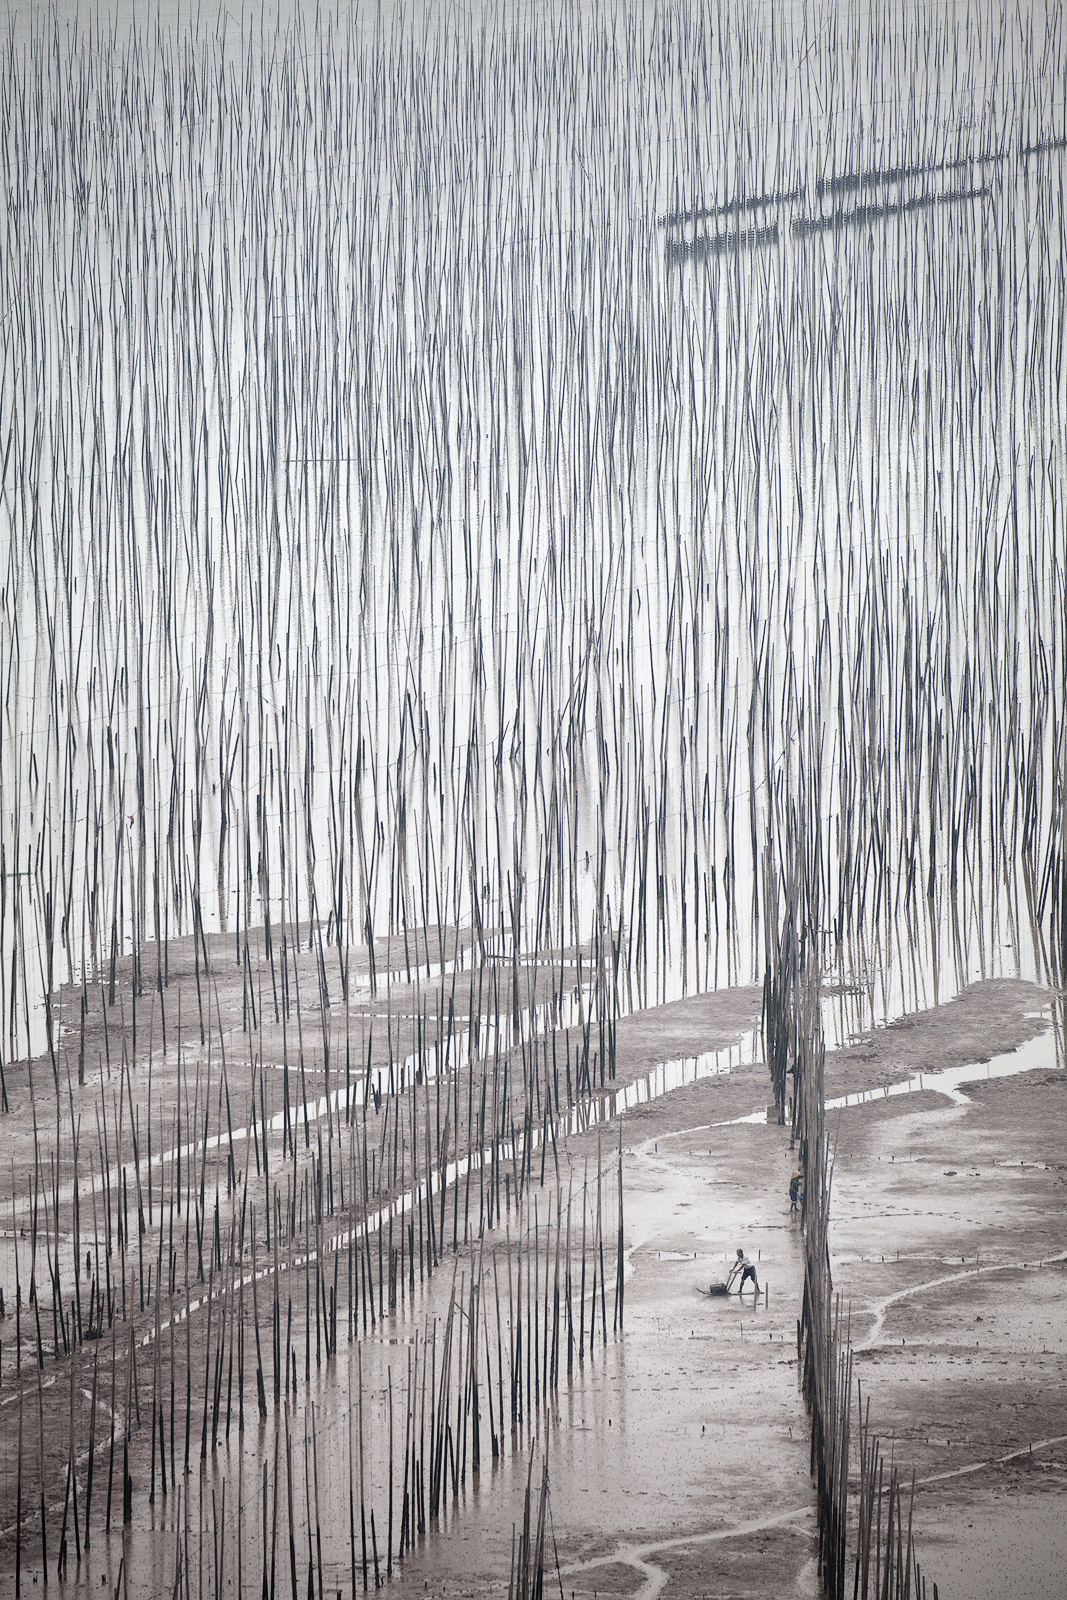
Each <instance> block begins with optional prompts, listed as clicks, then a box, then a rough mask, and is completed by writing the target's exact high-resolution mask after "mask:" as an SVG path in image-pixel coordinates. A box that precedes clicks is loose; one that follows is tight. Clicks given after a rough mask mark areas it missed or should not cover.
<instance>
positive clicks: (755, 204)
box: [656, 134, 1067, 228]
mask: <svg viewBox="0 0 1067 1600" xmlns="http://www.w3.org/2000/svg"><path fill="white" fill-rule="evenodd" d="M1055 150H1067V134H1064V135H1063V136H1062V137H1058V138H1055V139H1041V140H1038V141H1037V142H1036V143H1034V144H1024V145H1020V146H1019V148H1018V150H1016V151H1015V152H1012V151H1011V150H1010V149H1005V150H979V151H976V153H975V154H974V155H970V156H956V157H954V158H953V160H951V161H934V162H931V163H929V164H921V165H913V166H896V167H868V168H865V169H857V170H856V171H854V172H840V173H836V174H835V175H834V176H833V177H830V178H816V180H815V184H814V190H815V193H816V194H817V195H820V196H822V195H828V194H844V193H847V192H848V191H849V190H853V189H874V188H877V187H878V186H879V185H880V184H890V183H904V182H906V181H907V180H908V179H909V178H928V177H930V176H931V175H932V174H934V173H937V172H961V171H962V170H963V169H964V168H965V167H981V166H990V165H991V164H993V163H995V162H997V161H1006V160H1008V158H1009V157H1010V156H1011V155H1012V154H1013V153H1014V154H1015V155H1016V156H1017V157H1018V159H1019V160H1021V161H1026V160H1028V159H1029V158H1030V157H1031V156H1039V155H1045V154H1047V153H1050V152H1052V151H1055ZM804 194H805V186H804V185H803V184H802V183H798V184H797V185H796V186H795V188H792V189H772V190H768V191H767V192H766V193H765V194H757V195H738V196H736V198H735V199H733V200H724V201H723V202H722V203H721V204H720V205H714V206H692V207H690V208H688V209H686V210H677V211H665V212H664V213H663V214H662V216H659V217H657V218H656V226H657V227H659V228H680V227H684V226H685V225H686V223H689V222H704V221H707V220H708V219H709V218H711V217H725V216H730V215H733V214H736V213H737V212H739V211H757V210H759V209H760V207H761V206H779V205H788V204H790V203H791V202H792V201H795V200H802V199H803V198H804Z"/></svg>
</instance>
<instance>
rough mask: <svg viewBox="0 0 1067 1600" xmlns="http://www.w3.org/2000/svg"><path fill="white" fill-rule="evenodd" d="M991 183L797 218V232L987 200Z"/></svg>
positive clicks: (795, 225) (794, 225)
mask: <svg viewBox="0 0 1067 1600" xmlns="http://www.w3.org/2000/svg"><path fill="white" fill-rule="evenodd" d="M992 192H993V191H992V190H991V189H990V187H989V185H988V184H982V185H981V186H980V187H978V188H975V189H946V190H944V191H943V192H942V193H941V194H917V195H912V196H911V198H910V199H907V200H904V199H901V200H891V201H886V202H885V203H884V204H882V203H879V204H877V205H869V206H854V207H853V208H852V210H851V211H828V212H826V214H825V215H824V216H818V217H796V218H794V220H793V224H792V227H793V232H794V233H795V234H799V235H801V236H802V237H803V236H805V235H807V234H809V233H818V232H819V231H821V230H822V229H824V228H841V227H847V226H848V224H849V223H858V222H877V221H879V220H880V219H882V218H884V217H895V216H900V215H903V214H904V213H905V212H908V211H923V210H926V209H927V208H928V207H930V206H940V205H949V204H951V203H952V202H954V201H955V202H960V201H964V200H987V199H988V198H989V196H990V195H991V194H992Z"/></svg>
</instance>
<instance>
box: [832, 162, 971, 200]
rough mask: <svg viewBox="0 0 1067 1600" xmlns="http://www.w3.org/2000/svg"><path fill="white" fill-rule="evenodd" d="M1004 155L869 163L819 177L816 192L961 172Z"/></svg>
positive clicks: (874, 186)
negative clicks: (904, 163)
mask: <svg viewBox="0 0 1067 1600" xmlns="http://www.w3.org/2000/svg"><path fill="white" fill-rule="evenodd" d="M1001 159H1003V158H1002V155H1001V154H1000V152H997V153H996V154H994V155H988V156H983V155H974V156H958V157H956V158H955V159H954V160H952V161H934V162H931V163H930V164H929V165H917V166H898V167H868V168H866V169H857V170H856V171H854V172H839V173H836V174H835V175H834V176H833V177H832V178H817V179H816V180H815V193H816V194H819V195H822V194H840V193H842V192H844V191H846V190H849V189H873V188H876V187H877V186H878V185H879V184H880V183H903V182H905V181H906V180H907V179H908V178H927V177H929V176H930V175H931V174H932V173H935V172H959V171H960V169H961V168H963V167H971V166H978V165H980V164H981V163H983V162H987V161H999V160H1001Z"/></svg>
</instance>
